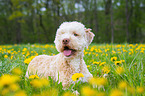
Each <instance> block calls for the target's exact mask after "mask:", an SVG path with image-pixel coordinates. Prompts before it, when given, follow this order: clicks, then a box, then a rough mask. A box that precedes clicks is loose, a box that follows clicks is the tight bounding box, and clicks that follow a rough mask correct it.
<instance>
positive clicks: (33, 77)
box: [29, 75, 39, 79]
mask: <svg viewBox="0 0 145 96" xmlns="http://www.w3.org/2000/svg"><path fill="white" fill-rule="evenodd" d="M29 79H39V76H38V75H31V76H29Z"/></svg>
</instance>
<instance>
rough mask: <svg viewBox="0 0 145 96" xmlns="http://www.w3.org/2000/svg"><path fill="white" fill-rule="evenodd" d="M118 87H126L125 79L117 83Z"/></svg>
mask: <svg viewBox="0 0 145 96" xmlns="http://www.w3.org/2000/svg"><path fill="white" fill-rule="evenodd" d="M118 87H119V88H120V89H125V88H127V83H126V82H125V81H121V82H120V83H119V85H118Z"/></svg>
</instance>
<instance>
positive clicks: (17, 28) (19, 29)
mask: <svg viewBox="0 0 145 96" xmlns="http://www.w3.org/2000/svg"><path fill="white" fill-rule="evenodd" d="M16 25H17V26H16V43H18V44H19V43H20V42H21V23H19V22H18V20H16Z"/></svg>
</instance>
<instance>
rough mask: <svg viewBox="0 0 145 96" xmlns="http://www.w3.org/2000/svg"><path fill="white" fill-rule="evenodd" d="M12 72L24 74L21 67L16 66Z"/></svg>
mask: <svg viewBox="0 0 145 96" xmlns="http://www.w3.org/2000/svg"><path fill="white" fill-rule="evenodd" d="M11 72H12V73H13V74H15V75H21V74H22V71H21V69H20V68H14V69H13V70H12V71H11Z"/></svg>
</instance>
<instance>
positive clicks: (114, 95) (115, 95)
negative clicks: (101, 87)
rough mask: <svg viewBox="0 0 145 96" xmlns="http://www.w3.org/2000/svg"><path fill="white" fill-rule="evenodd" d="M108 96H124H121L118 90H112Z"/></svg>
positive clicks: (121, 93)
mask: <svg viewBox="0 0 145 96" xmlns="http://www.w3.org/2000/svg"><path fill="white" fill-rule="evenodd" d="M110 96H124V95H123V92H121V91H120V90H118V89H113V90H112V91H111V94H110Z"/></svg>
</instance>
